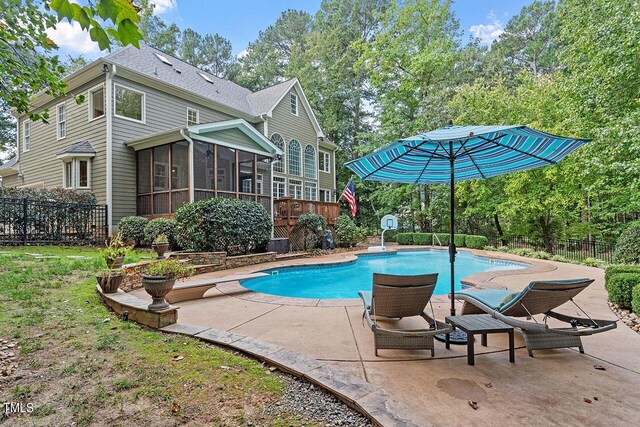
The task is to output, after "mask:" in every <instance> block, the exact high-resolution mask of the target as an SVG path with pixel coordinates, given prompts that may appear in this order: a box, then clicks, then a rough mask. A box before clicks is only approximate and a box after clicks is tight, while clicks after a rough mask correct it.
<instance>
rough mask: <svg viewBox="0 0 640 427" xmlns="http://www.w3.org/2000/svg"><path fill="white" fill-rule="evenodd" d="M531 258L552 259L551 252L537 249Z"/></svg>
mask: <svg viewBox="0 0 640 427" xmlns="http://www.w3.org/2000/svg"><path fill="white" fill-rule="evenodd" d="M531 258H536V259H551V254H550V253H549V252H545V251H535V252H534V253H532V254H531Z"/></svg>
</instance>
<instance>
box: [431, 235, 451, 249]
mask: <svg viewBox="0 0 640 427" xmlns="http://www.w3.org/2000/svg"><path fill="white" fill-rule="evenodd" d="M435 236H436V237H437V238H434V239H433V244H434V245H437V246H438V245H439V246H449V234H448V233H435ZM438 242H440V243H438Z"/></svg>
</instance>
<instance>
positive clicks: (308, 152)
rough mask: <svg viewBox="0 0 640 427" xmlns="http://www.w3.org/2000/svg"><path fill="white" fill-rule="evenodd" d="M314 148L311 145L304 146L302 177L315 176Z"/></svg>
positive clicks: (312, 177) (313, 177)
mask: <svg viewBox="0 0 640 427" xmlns="http://www.w3.org/2000/svg"><path fill="white" fill-rule="evenodd" d="M317 168H318V167H317V166H316V149H315V148H313V146H311V145H307V146H306V147H305V148H304V177H305V178H311V179H315V178H316V169H317Z"/></svg>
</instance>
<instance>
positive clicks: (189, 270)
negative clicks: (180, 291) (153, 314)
mask: <svg viewBox="0 0 640 427" xmlns="http://www.w3.org/2000/svg"><path fill="white" fill-rule="evenodd" d="M193 271H194V270H193V267H192V266H190V265H185V264H184V263H181V262H178V261H175V260H170V259H167V260H162V261H156V262H152V263H150V264H149V265H147V267H146V269H145V271H144V273H143V274H142V284H143V285H144V290H145V291H147V293H148V294H149V295H151V298H153V302H152V303H151V304H149V310H163V309H165V308H167V307H169V303H168V302H166V301H165V299H164V297H165V296H166V295H167V294H168V293H169V292H171V289H173V285H174V284H175V282H176V279H181V278H183V277H188V276H191V275H192V274H193Z"/></svg>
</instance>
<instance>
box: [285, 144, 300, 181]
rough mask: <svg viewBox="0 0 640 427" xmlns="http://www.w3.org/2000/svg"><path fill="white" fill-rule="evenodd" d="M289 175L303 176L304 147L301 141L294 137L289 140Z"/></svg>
mask: <svg viewBox="0 0 640 427" xmlns="http://www.w3.org/2000/svg"><path fill="white" fill-rule="evenodd" d="M288 154H289V163H288V166H289V168H288V170H289V175H298V176H302V164H301V163H302V149H301V148H300V143H299V142H298V141H297V140H295V139H292V140H291V141H289V152H288Z"/></svg>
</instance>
